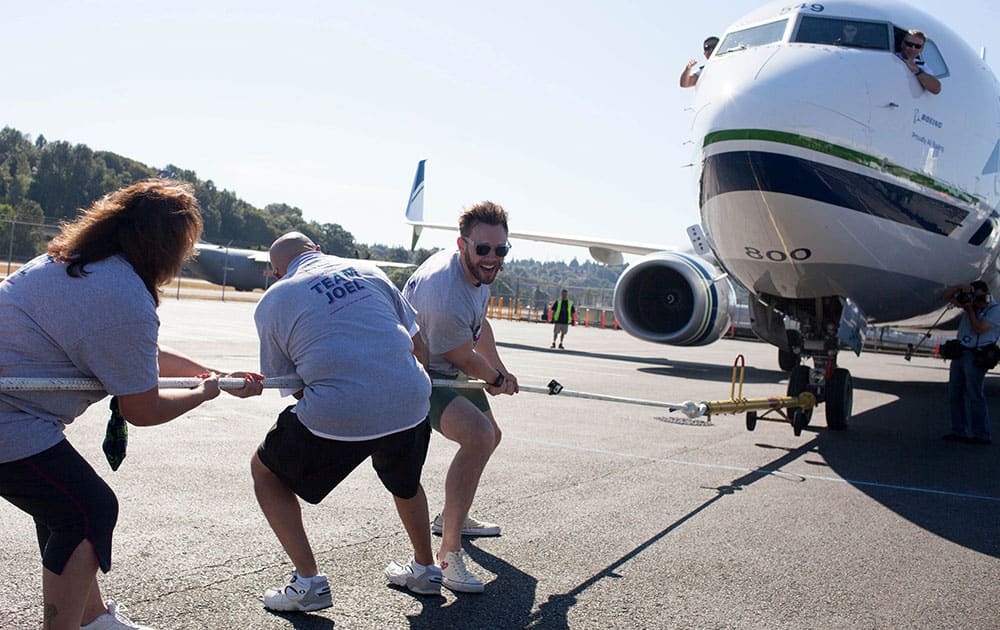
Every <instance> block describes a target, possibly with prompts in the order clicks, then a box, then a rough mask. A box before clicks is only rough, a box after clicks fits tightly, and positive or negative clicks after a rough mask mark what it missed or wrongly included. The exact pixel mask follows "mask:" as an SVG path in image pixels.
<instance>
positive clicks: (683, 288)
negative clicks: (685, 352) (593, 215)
mask: <svg viewBox="0 0 1000 630" xmlns="http://www.w3.org/2000/svg"><path fill="white" fill-rule="evenodd" d="M614 303H615V316H616V317H617V318H618V324H619V325H620V326H621V327H622V328H624V329H625V331H626V332H628V333H629V334H630V335H632V336H634V337H638V338H639V339H643V340H645V341H652V342H656V343H664V344H669V345H674V346H702V345H706V344H710V343H712V342H713V341H716V340H717V339H719V338H720V337H721V336H722V335H724V334H725V333H726V332H727V331H728V330H729V326H730V322H731V321H732V318H731V305H735V304H736V297H735V293H734V292H733V288H732V285H731V284H730V283H729V281H728V280H727V279H726V278H725V275H724V274H722V273H720V272H719V271H718V269H716V268H715V266H714V265H712V264H711V263H709V262H707V261H705V260H703V259H701V258H697V257H695V256H689V255H686V254H678V253H673V252H661V253H657V254H652V255H650V256H646V257H645V258H643V259H642V260H640V261H639V262H638V263H636V264H634V265H630V266H629V267H628V269H626V270H625V272H624V273H622V275H621V277H619V278H618V283H617V284H616V285H615V300H614Z"/></svg>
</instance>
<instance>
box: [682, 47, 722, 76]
mask: <svg viewBox="0 0 1000 630" xmlns="http://www.w3.org/2000/svg"><path fill="white" fill-rule="evenodd" d="M718 45H719V38H718V37H716V36H715V35H712V36H711V37H708V38H706V39H705V42H704V43H703V44H702V45H701V50H702V53H703V54H704V55H705V59H708V58H709V57H711V56H712V51H714V50H715V47H716V46H718ZM697 64H698V60H697V59H692V60H690V61H688V62H687V66H685V67H684V72H682V73H681V87H682V88H689V87H694V86H695V85H696V84H697V83H698V77H700V76H701V71H702V69H703V68H704V67H705V64H702V65H700V66H698V69H697V70H695V71H694V72H691V68H694V67H695V66H696V65H697Z"/></svg>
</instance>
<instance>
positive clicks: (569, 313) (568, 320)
mask: <svg viewBox="0 0 1000 630" xmlns="http://www.w3.org/2000/svg"><path fill="white" fill-rule="evenodd" d="M551 308H552V347H553V348H555V347H556V337H559V348H560V349H562V347H563V341H564V340H565V339H566V332H567V331H568V330H569V327H570V325H573V326H576V307H575V306H573V300H571V299H569V291H567V290H566V289H563V290H562V293H560V294H559V299H558V300H556V301H555V302H553V303H552V307H551Z"/></svg>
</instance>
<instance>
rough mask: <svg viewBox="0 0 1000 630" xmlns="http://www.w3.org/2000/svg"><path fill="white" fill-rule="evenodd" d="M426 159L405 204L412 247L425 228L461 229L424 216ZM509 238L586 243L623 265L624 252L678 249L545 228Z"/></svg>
mask: <svg viewBox="0 0 1000 630" xmlns="http://www.w3.org/2000/svg"><path fill="white" fill-rule="evenodd" d="M426 161H427V160H420V162H419V163H418V164H417V174H416V176H415V177H414V179H413V188H412V189H411V190H410V199H409V202H408V203H407V204H406V223H408V224H410V225H412V226H413V241H412V243H411V245H410V247H411V249H413V248H416V246H417V239H418V238H419V236H420V232H421V231H422V230H423V229H424V228H428V229H432V230H451V231H452V232H456V231H458V226H457V225H454V224H445V223H430V222H427V221H424V220H423V215H424V168H425V167H424V163H425V162H426ZM508 235H509V236H510V238H514V239H518V238H520V239H525V240H528V241H539V242H542V243H557V244H559V245H572V246H575V247H586V248H587V249H588V250H589V251H590V255H591V256H593V257H594V260H597V261H598V262H602V263H604V264H607V265H620V264H622V263H623V262H624V257H623V256H622V254H637V255H640V256H645V255H647V254H653V253H656V252H665V251H678V248H676V247H672V246H664V245H656V244H651V243H638V242H635V241H618V240H611V239H597V238H589V237H583V236H574V235H571V234H548V233H545V232H519V231H512V232H509V234H508Z"/></svg>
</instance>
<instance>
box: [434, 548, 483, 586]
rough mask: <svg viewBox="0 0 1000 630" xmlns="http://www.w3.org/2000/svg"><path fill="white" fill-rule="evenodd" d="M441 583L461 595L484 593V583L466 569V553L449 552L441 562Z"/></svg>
mask: <svg viewBox="0 0 1000 630" xmlns="http://www.w3.org/2000/svg"><path fill="white" fill-rule="evenodd" d="M441 583H442V584H444V585H445V586H447V587H448V588H450V589H451V590H453V591H459V592H461V593H482V592H483V588H484V587H483V582H482V580H480V579H479V578H477V577H476V576H475V575H473V574H472V572H471V571H469V570H468V569H466V568H465V552H464V551H462V550H461V549H460V550H458V551H449V552H448V555H446V556H445V557H444V559H443V560H442V561H441Z"/></svg>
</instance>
